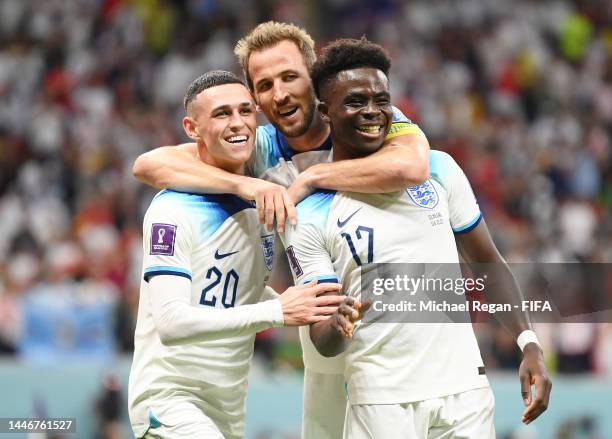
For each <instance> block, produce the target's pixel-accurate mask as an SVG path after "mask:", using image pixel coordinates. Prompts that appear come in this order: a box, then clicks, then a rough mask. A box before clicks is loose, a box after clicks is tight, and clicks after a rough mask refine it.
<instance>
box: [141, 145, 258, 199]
mask: <svg viewBox="0 0 612 439" xmlns="http://www.w3.org/2000/svg"><path fill="white" fill-rule="evenodd" d="M132 173H133V174H134V176H135V177H136V178H137V179H138V180H140V181H141V182H143V183H145V184H147V185H149V186H153V187H156V188H158V189H164V188H169V189H174V190H178V191H183V192H192V193H207V194H215V193H230V194H235V195H239V194H238V192H239V191H240V186H245V185H247V183H248V182H249V180H251V179H250V178H248V177H245V176H242V175H236V174H231V173H229V172H226V171H224V170H222V169H219V168H217V167H214V166H211V165H208V164H206V163H204V162H202V160H200V158H199V157H198V148H197V145H196V144H195V143H183V144H182V145H178V146H162V147H159V148H155V149H153V150H151V151H148V152H145V153H144V154H141V155H140V156H138V158H137V159H136V161H135V162H134V166H133V168H132Z"/></svg>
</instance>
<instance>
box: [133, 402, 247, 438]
mask: <svg viewBox="0 0 612 439" xmlns="http://www.w3.org/2000/svg"><path fill="white" fill-rule="evenodd" d="M158 411H159V415H158V414H155V415H153V416H154V422H151V423H150V427H149V429H148V430H147V432H146V433H145V435H144V436H143V438H144V439H162V438H163V439H174V438H176V439H199V438H206V439H238V438H239V437H240V436H232V435H228V434H227V433H225V434H223V433H221V431H220V429H219V427H218V426H217V425H216V424H215V423H214V422H213V421H212V419H210V418H209V417H208V416H206V415H205V414H204V412H203V411H202V410H201V409H200V408H198V407H197V406H196V405H195V404H193V403H190V402H187V401H178V402H174V401H173V403H172V405H168V406H167V407H164V409H163V410H161V409H158Z"/></svg>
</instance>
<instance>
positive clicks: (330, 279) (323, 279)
mask: <svg viewBox="0 0 612 439" xmlns="http://www.w3.org/2000/svg"><path fill="white" fill-rule="evenodd" d="M314 279H316V280H317V281H318V282H317V283H320V284H337V283H338V278H337V277H336V276H335V275H333V274H326V275H324V276H315V277H314ZM311 280H312V278H311V279H308V280H305V281H304V282H302V285H305V284H307V283H308V282H310V281H311Z"/></svg>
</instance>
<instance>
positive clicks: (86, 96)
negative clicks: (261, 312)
mask: <svg viewBox="0 0 612 439" xmlns="http://www.w3.org/2000/svg"><path fill="white" fill-rule="evenodd" d="M267 19H276V20H279V21H290V22H294V23H297V24H300V25H303V26H305V27H306V28H307V30H308V31H309V32H310V33H311V34H312V35H313V37H315V39H316V40H317V42H318V43H319V44H318V46H319V47H320V46H321V45H323V44H324V43H325V42H327V41H329V40H331V39H333V38H337V37H360V36H361V35H366V36H368V38H370V39H371V40H373V41H376V42H378V43H380V44H382V45H384V46H385V47H386V48H387V49H388V50H389V52H390V54H391V56H392V59H393V63H394V64H393V69H392V77H391V81H392V94H393V101H394V104H395V105H396V106H397V107H399V108H400V109H402V110H403V111H404V113H405V114H406V115H408V116H409V117H410V118H412V119H413V120H414V121H415V122H416V123H418V124H419V125H420V126H421V128H422V129H423V131H424V132H425V133H426V135H427V137H428V139H429V141H430V144H431V145H432V147H433V148H435V149H442V150H446V151H448V152H449V153H450V154H451V155H452V156H453V157H454V158H455V159H456V160H457V161H458V162H459V164H460V165H461V166H462V167H463V169H464V170H465V171H466V174H467V175H468V177H469V178H470V181H471V183H472V186H473V187H474V190H475V192H476V194H477V198H478V200H479V203H480V206H481V208H482V210H483V212H484V214H485V218H486V220H487V223H488V225H489V228H490V229H491V231H492V233H493V235H494V238H495V240H496V243H497V244H498V246H499V248H500V250H501V251H502V253H503V254H504V255H505V256H506V257H507V259H508V260H510V261H512V262H528V261H532V262H561V261H565V262H592V263H602V262H611V261H612V209H611V206H612V144H611V141H612V3H611V2H610V1H596V0H590V1H589V0H584V1H578V0H576V1H569V0H567V1H526V0H520V1H514V2H509V1H508V2H507V1H495V0H462V1H461V2H454V1H450V0H436V1H411V2H401V1H394V0H378V1H372V0H360V1H348V0H312V1H309V2H303V3H301V2H293V1H272V0H268V1H263V0H262V1H256V0H247V1H244V0H233V1H223V2H221V1H220V0H183V1H166V0H73V1H70V2H66V1H63V0H29V1H12V0H2V1H0V353H4V354H7V355H21V356H24V357H26V358H34V359H36V358H45V359H48V358H49V357H54V356H58V355H59V356H64V357H65V356H70V355H77V356H78V355H92V356H102V357H104V356H112V355H115V354H116V353H121V352H125V353H129V352H131V350H132V349H133V330H134V325H135V318H136V309H137V303H138V289H139V284H140V278H141V276H140V274H141V260H142V256H141V253H142V243H141V236H142V233H141V221H142V217H143V213H144V211H145V210H146V208H147V206H148V203H149V201H150V199H151V198H152V196H153V194H154V190H153V189H151V188H147V187H145V186H143V185H141V184H140V183H138V182H137V181H136V180H135V179H134V178H133V176H132V173H131V166H132V163H133V161H134V159H135V158H136V157H137V156H138V155H139V154H141V153H143V152H145V151H147V150H148V149H151V148H152V147H155V146H161V145H168V144H176V143H180V142H182V141H184V140H185V138H184V135H183V133H182V128H181V125H180V123H179V122H180V118H181V117H182V114H183V109H182V106H181V101H182V97H183V94H184V90H185V88H186V86H187V85H188V84H189V83H190V82H191V80H192V79H193V78H195V77H197V76H199V75H200V74H201V73H203V72H204V71H207V70H210V69H213V68H215V69H216V68H222V69H228V70H234V71H236V72H237V73H239V70H238V66H237V65H236V63H235V60H234V57H233V54H232V49H233V45H234V43H235V41H236V40H237V39H238V38H239V37H240V36H241V35H243V34H244V33H245V32H247V31H248V30H250V29H251V28H252V27H253V26H254V25H256V24H257V23H258V22H260V21H263V20H267ZM539 326H540V327H539V328H538V331H539V333H540V337H541V339H542V341H543V344H544V345H545V348H546V351H547V355H548V358H549V360H550V365H551V368H552V369H553V370H556V371H558V372H567V373H596V374H601V375H608V376H611V375H612V324H605V325H599V326H595V325H590V324H573V325H539ZM477 332H478V336H479V338H480V339H481V348H482V351H483V356H484V358H485V364H487V367H489V368H491V369H494V368H501V369H512V370H516V369H515V368H516V365H517V364H518V356H519V353H518V352H517V349H516V347H515V344H514V341H513V340H512V339H511V338H510V337H509V336H508V335H507V334H506V333H505V332H504V331H502V330H499V329H495V328H494V327H491V326H480V325H479V326H478V331H477ZM298 346H299V345H298V342H297V337H296V335H295V332H293V331H280V330H276V331H268V332H266V333H263V334H262V335H260V337H259V338H258V352H259V353H261V354H262V358H264V361H265V362H267V363H269V364H272V365H277V366H278V365H286V364H290V365H294V366H296V367H299V366H300V354H299V347H298Z"/></svg>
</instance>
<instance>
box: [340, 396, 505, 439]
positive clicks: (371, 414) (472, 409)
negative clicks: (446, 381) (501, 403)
mask: <svg viewBox="0 0 612 439" xmlns="http://www.w3.org/2000/svg"><path fill="white" fill-rule="evenodd" d="M494 404H495V403H494V398H493V392H492V391H491V388H490V387H484V388H482V389H475V390H469V391H467V392H462V393H457V394H455V395H450V396H445V397H442V398H434V399H426V400H424V401H417V402H412V403H406V404H376V405H368V404H364V405H361V404H356V405H352V406H351V405H350V404H349V405H348V407H347V414H346V421H345V424H344V439H380V438H385V439H473V438H478V439H494V438H495V428H494V425H493V412H494Z"/></svg>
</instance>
